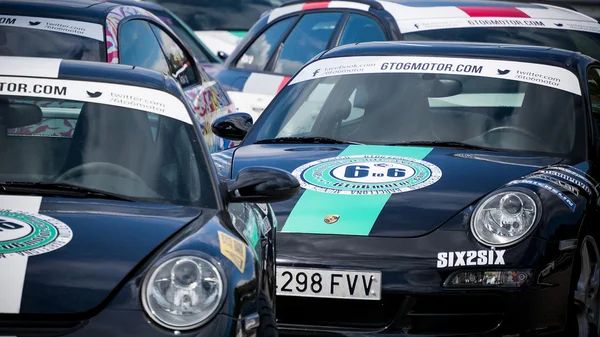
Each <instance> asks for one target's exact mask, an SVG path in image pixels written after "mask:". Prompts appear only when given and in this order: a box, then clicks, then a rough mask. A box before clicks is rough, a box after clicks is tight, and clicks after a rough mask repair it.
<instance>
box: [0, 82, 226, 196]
mask: <svg viewBox="0 0 600 337" xmlns="http://www.w3.org/2000/svg"><path fill="white" fill-rule="evenodd" d="M104 94H105V95H107V94H108V93H104ZM140 97H143V96H140ZM15 106H18V107H19V108H20V109H21V110H17V111H31V110H34V107H36V108H37V109H39V110H41V115H40V116H39V119H38V120H34V119H31V118H30V121H31V122H32V123H35V122H37V123H36V124H31V125H26V126H22V127H20V128H17V129H10V130H9V132H8V137H5V139H3V141H2V142H0V159H1V160H0V181H19V182H42V181H48V180H51V181H55V180H54V179H58V180H59V181H60V182H63V183H67V184H73V185H77V186H82V187H87V188H93V189H96V190H100V191H104V192H109V193H115V194H119V195H122V196H126V197H129V198H133V199H135V200H140V201H149V202H157V203H172V204H183V205H198V206H207V207H214V204H215V201H214V194H213V193H212V185H211V182H210V178H209V177H210V174H208V171H207V167H206V165H205V163H204V160H203V159H202V156H203V154H202V149H201V147H200V146H199V142H198V141H197V139H196V135H195V133H194V129H193V126H192V125H191V124H187V123H185V122H182V121H180V120H178V119H174V118H170V117H166V116H163V115H159V114H156V113H152V112H147V111H144V110H137V109H131V108H124V107H117V106H112V105H104V104H99V103H89V102H88V103H86V102H81V101H75V100H58V99H49V98H38V97H15V96H3V95H1V94H0V115H2V116H5V115H8V113H9V112H10V111H13V110H14V108H15ZM181 108H182V109H185V108H184V107H183V106H181ZM48 129H53V130H48ZM153 129H154V130H153ZM156 131H157V132H156ZM9 158H10V159H9ZM85 164H87V165H88V166H90V165H94V166H95V168H90V169H89V170H88V169H82V165H85ZM77 168H79V169H81V170H79V173H78V174H76V173H74V172H73V171H77V170H78V169H77ZM73 169H75V170H73ZM68 171H71V172H73V174H71V173H67V172H68Z"/></svg>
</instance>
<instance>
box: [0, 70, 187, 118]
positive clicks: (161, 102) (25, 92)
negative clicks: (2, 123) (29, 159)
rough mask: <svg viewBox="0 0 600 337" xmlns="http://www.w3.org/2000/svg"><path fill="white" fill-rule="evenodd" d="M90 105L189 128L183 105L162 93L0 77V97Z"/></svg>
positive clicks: (114, 85)
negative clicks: (173, 121)
mask: <svg viewBox="0 0 600 337" xmlns="http://www.w3.org/2000/svg"><path fill="white" fill-rule="evenodd" d="M2 95H10V96H25V97H36V98H53V99H64V100H74V101H81V102H91V103H99V104H106V105H113V106H119V107H123V108H131V109H138V110H142V111H146V112H152V113H155V114H158V115H162V116H165V117H170V118H174V119H177V120H180V121H182V122H185V123H188V124H192V119H191V117H190V115H189V112H188V110H187V109H186V107H185V104H184V103H183V102H182V101H180V100H179V99H178V98H177V97H175V96H173V95H171V94H169V93H166V92H164V91H160V90H156V89H150V88H141V87H135V86H129V85H122V84H113V83H100V82H89V81H72V80H58V79H43V78H22V77H0V96H2Z"/></svg>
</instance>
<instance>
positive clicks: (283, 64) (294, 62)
mask: <svg viewBox="0 0 600 337" xmlns="http://www.w3.org/2000/svg"><path fill="white" fill-rule="evenodd" d="M341 16H342V14H341V13H331V12H330V13H314V14H308V15H305V16H303V17H302V19H300V22H298V24H297V25H296V26H295V27H294V29H293V30H292V32H291V33H290V35H289V36H288V37H287V38H286V39H285V42H284V43H283V48H282V49H281V54H280V55H279V58H278V60H277V63H276V64H275V69H274V71H275V72H276V73H281V74H286V75H290V76H291V75H293V74H294V73H295V72H296V71H298V69H300V68H301V67H302V65H304V64H305V63H306V62H308V60H310V59H311V58H313V57H314V56H315V55H317V54H318V53H320V52H322V51H323V50H325V48H326V47H327V43H328V42H329V39H330V38H331V34H332V33H333V31H334V29H335V26H336V24H337V22H338V21H339V19H340V17H341Z"/></svg>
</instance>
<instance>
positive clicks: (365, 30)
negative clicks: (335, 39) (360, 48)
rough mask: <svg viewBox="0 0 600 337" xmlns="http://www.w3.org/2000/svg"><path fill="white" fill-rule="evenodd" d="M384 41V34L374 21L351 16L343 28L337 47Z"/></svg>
mask: <svg viewBox="0 0 600 337" xmlns="http://www.w3.org/2000/svg"><path fill="white" fill-rule="evenodd" d="M385 40H386V38H385V33H384V32H383V30H382V29H381V26H379V24H377V22H376V21H375V20H373V19H371V18H369V17H367V16H365V15H360V14H352V15H350V19H348V23H346V27H344V33H342V38H341V39H340V43H339V45H344V44H350V43H358V42H367V41H385Z"/></svg>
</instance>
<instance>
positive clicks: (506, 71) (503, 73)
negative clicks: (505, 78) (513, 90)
mask: <svg viewBox="0 0 600 337" xmlns="http://www.w3.org/2000/svg"><path fill="white" fill-rule="evenodd" d="M508 73H510V69H506V70H502V69H498V75H506V74H508Z"/></svg>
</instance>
